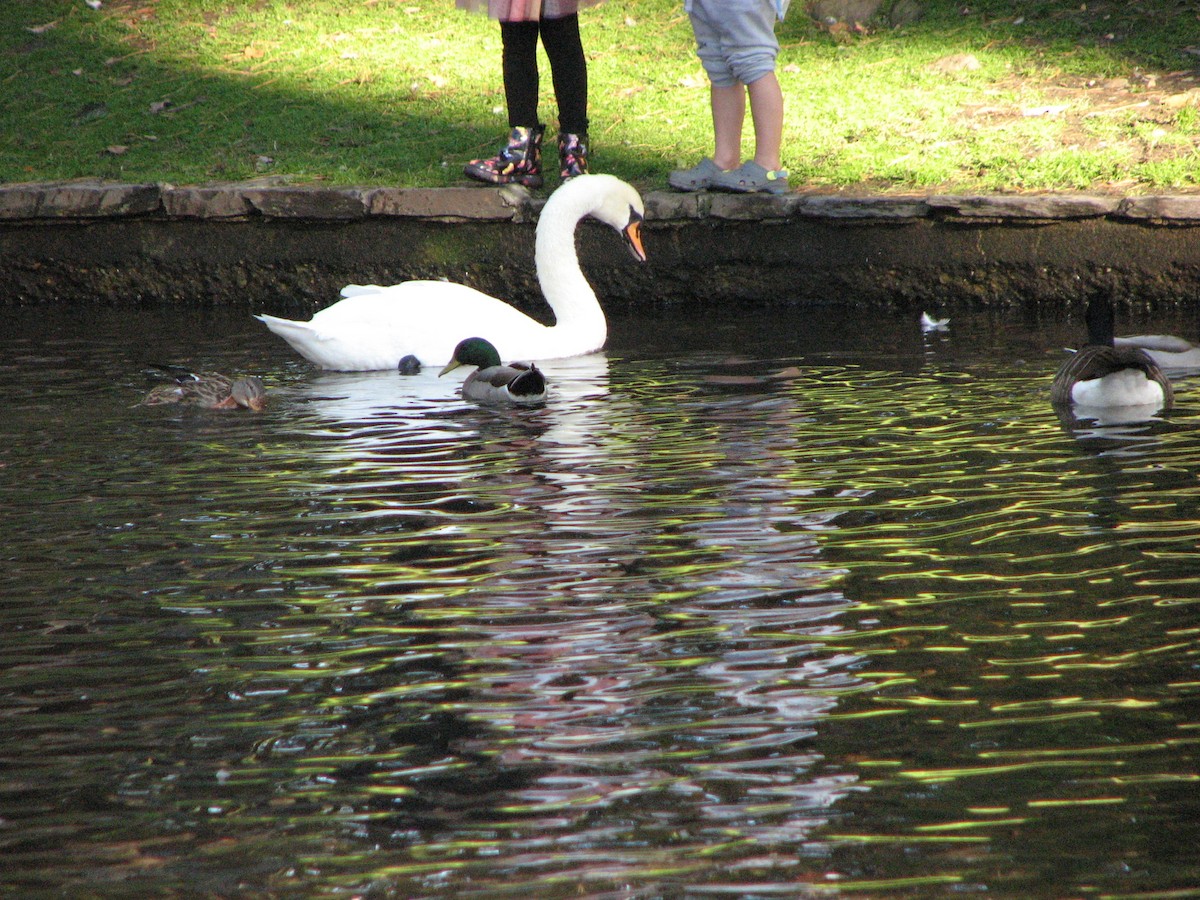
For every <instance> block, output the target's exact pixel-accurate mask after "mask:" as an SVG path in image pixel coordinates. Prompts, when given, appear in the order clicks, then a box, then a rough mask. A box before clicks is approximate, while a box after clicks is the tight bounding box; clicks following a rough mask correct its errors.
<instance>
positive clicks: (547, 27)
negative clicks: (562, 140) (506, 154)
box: [540, 15, 588, 134]
mask: <svg viewBox="0 0 1200 900" xmlns="http://www.w3.org/2000/svg"><path fill="white" fill-rule="evenodd" d="M540 26H541V32H542V46H543V47H545V48H546V58H547V59H549V60H550V74H551V77H552V78H553V80H554V97H555V99H556V100H557V101H558V127H559V131H564V132H567V133H569V134H587V130H588V117H587V107H588V83H587V57H585V56H584V53H583V41H582V40H581V39H580V37H579V16H578V15H573V16H563V17H562V18H561V19H543V20H542V21H541V23H540Z"/></svg>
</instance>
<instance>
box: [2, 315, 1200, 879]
mask: <svg viewBox="0 0 1200 900" xmlns="http://www.w3.org/2000/svg"><path fill="white" fill-rule="evenodd" d="M909 318H910V317H888V316H884V317H882V318H881V319H880V320H878V321H875V322H866V323H864V322H862V321H861V320H859V319H857V318H853V317H848V316H847V315H846V314H845V313H844V312H842V313H838V312H837V311H830V312H825V313H813V312H808V313H804V314H803V315H802V314H800V313H795V314H787V313H785V314H779V315H777V316H775V317H773V318H770V319H768V320H765V321H755V320H754V319H753V318H751V317H748V316H745V315H739V316H730V317H729V318H727V319H718V320H716V321H712V322H706V323H694V322H691V323H689V322H671V321H667V320H663V321H653V322H645V321H637V320H621V319H618V320H617V321H615V322H614V323H613V326H614V327H613V339H612V341H611V342H610V347H609V350H608V353H607V355H604V354H600V355H596V356H593V357H587V358H584V359H580V360H573V361H565V362H561V363H552V364H547V365H546V366H545V368H546V370H547V374H548V376H549V378H550V380H551V383H552V390H553V394H552V397H551V401H550V402H549V403H548V404H547V405H546V406H545V407H543V408H538V409H522V410H516V411H509V410H493V409H481V408H476V407H473V406H469V405H466V404H464V403H462V402H461V401H460V400H458V399H457V397H456V396H455V387H456V385H457V379H452V378H450V377H447V378H443V379H438V378H437V377H436V374H435V373H433V372H426V373H422V374H420V375H417V376H413V377H409V378H405V377H401V376H399V375H396V374H394V373H388V372H384V373H356V374H353V375H340V374H332V373H320V372H315V371H313V370H311V369H310V368H308V367H307V365H306V364H304V363H303V362H302V361H299V360H297V359H295V358H293V357H292V356H291V355H290V353H289V351H288V350H287V348H286V347H283V346H281V345H279V344H277V343H276V342H275V341H274V340H273V339H271V338H270V336H269V335H266V334H264V333H261V332H260V330H259V329H258V328H257V326H255V325H254V323H253V322H252V321H250V320H249V319H248V318H246V317H243V316H231V315H229V314H223V313H222V314H218V313H195V314H191V315H190V316H187V317H180V316H178V315H176V316H167V315H165V314H160V313H155V312H146V311H141V312H133V313H131V312H129V311H125V312H121V311H103V312H96V311H92V312H87V313H83V314H78V317H76V316H75V315H73V316H71V317H67V316H64V315H62V314H61V313H59V314H58V315H47V314H46V313H45V311H39V312H37V313H34V312H33V311H17V312H16V314H15V315H14V317H13V327H12V329H11V331H8V332H6V333H5V334H3V335H0V345H2V346H3V350H4V353H3V356H2V357H0V359H2V362H0V384H2V385H3V390H4V394H5V396H6V400H7V403H6V407H7V414H6V416H5V417H4V419H3V424H2V425H0V431H2V432H3V435H2V437H3V440H2V441H0V503H3V506H4V509H5V519H6V526H7V527H6V529H5V532H6V539H5V546H4V547H3V549H2V551H0V552H2V554H3V557H4V566H3V568H2V569H0V596H3V598H4V602H3V605H2V606H0V629H2V630H3V633H4V635H5V640H4V643H3V644H2V645H0V665H2V670H3V672H4V674H3V676H0V677H2V679H3V680H2V683H3V686H4V691H3V700H2V702H0V714H2V715H3V717H4V720H5V721H4V724H5V729H4V732H3V737H0V746H2V753H0V755H2V757H3V759H4V762H5V766H4V778H3V791H4V793H3V796H4V804H3V806H2V807H0V817H2V818H0V824H2V825H3V828H0V841H2V842H3V852H4V855H5V860H6V863H5V867H4V874H3V875H0V885H4V886H5V887H6V888H9V889H12V890H15V891H24V892H26V893H35V892H38V891H42V892H55V893H62V894H70V895H72V896H86V895H90V894H91V893H94V894H97V895H102V894H129V895H147V896H150V895H167V894H171V893H172V892H175V893H203V892H209V893H211V894H213V895H221V896H226V895H232V894H237V893H247V894H251V895H262V894H271V895H280V896H285V895H286V896H397V897H409V896H455V897H460V896H461V897H470V896H479V897H494V896H507V895H510V894H511V895H522V894H523V895H525V896H536V897H555V896H562V897H566V896H580V895H591V896H600V895H604V896H628V897H655V896H667V897H672V896H694V897H728V896H789V897H798V896H806V895H809V894H810V893H812V892H814V891H816V890H818V889H820V892H821V894H822V895H825V894H826V893H827V892H828V891H834V892H841V891H844V892H847V893H851V894H853V895H854V896H877V895H881V894H886V893H909V894H913V895H918V896H925V895H931V894H940V893H947V892H954V893H960V892H964V891H965V892H970V893H985V892H986V893H987V894H989V895H992V896H1047V897H1062V896H1085V895H1091V894H1096V895H1119V896H1138V895H1142V896H1146V895H1153V896H1168V895H1170V896H1187V895H1191V893H1194V892H1195V891H1196V890H1200V864H1198V863H1197V862H1196V861H1195V851H1194V848H1195V846H1196V845H1197V842H1198V839H1200V834H1198V833H1197V832H1198V831H1200V826H1198V825H1197V823H1198V822H1200V809H1198V808H1197V807H1198V806H1200V767H1198V766H1197V761H1196V755H1197V749H1196V748H1197V742H1198V741H1200V720H1198V719H1197V716H1196V712H1195V710H1196V708H1197V706H1196V702H1195V701H1196V697H1197V694H1198V693H1200V674H1198V672H1200V669H1198V668H1197V667H1198V665H1200V625H1198V624H1197V620H1196V611H1197V600H1196V597H1197V595H1198V591H1197V587H1198V578H1197V575H1196V571H1197V569H1196V566H1195V562H1194V561H1195V558H1196V556H1195V554H1196V546H1195V545H1196V534H1197V519H1198V518H1200V516H1198V509H1197V507H1198V505H1200V490H1198V488H1197V483H1196V472H1197V470H1198V469H1200V450H1197V444H1196V441H1195V428H1194V426H1195V422H1196V412H1195V404H1194V403H1193V401H1192V399H1191V394H1192V385H1191V384H1190V383H1189V382H1187V381H1186V380H1185V381H1182V382H1180V383H1179V385H1178V405H1177V407H1176V409H1174V410H1173V411H1172V412H1171V413H1169V414H1161V415H1158V416H1150V417H1147V418H1138V419H1137V421H1135V422H1113V421H1096V420H1094V419H1092V418H1088V417H1084V416H1080V417H1070V416H1069V417H1067V418H1066V419H1064V420H1060V419H1059V418H1058V416H1057V415H1056V413H1055V412H1054V410H1053V409H1052V408H1051V407H1050V405H1049V404H1048V402H1046V397H1047V392H1048V387H1049V381H1050V377H1051V376H1052V374H1053V372H1054V370H1055V369H1056V368H1057V365H1058V362H1059V359H1058V358H1057V356H1056V351H1055V350H1054V348H1056V347H1061V346H1063V344H1064V343H1069V342H1070V339H1071V336H1072V335H1074V333H1075V332H1076V331H1077V330H1078V329H1077V327H1075V326H1073V325H1071V324H1070V323H1060V324H1057V325H1053V326H1050V328H1049V331H1047V330H1046V327H1045V326H1043V327H1042V328H1041V329H1032V328H1026V327H1012V326H1009V325H1006V324H1005V323H1004V322H1003V321H992V320H990V319H989V318H988V317H986V316H983V315H979V314H972V313H970V312H955V313H954V315H953V317H952V322H951V325H950V328H949V330H948V331H944V332H942V331H939V332H933V333H926V334H922V333H921V331H920V328H919V326H918V323H917V322H916V321H915V320H914V321H909ZM1055 329H1059V330H1058V331H1055ZM131 332H133V333H132V334H131ZM147 360H155V361H171V362H180V363H185V364H189V365H198V366H201V367H203V368H207V369H223V370H227V371H229V370H238V371H246V372H256V373H258V374H262V375H263V376H264V377H265V379H266V380H267V382H268V385H269V387H270V388H271V391H272V398H271V405H270V406H269V407H268V410H267V411H266V412H265V413H263V414H261V415H251V414H248V413H245V412H242V413H234V412H225V413H217V412H211V411H204V410H195V409H180V408H172V407H166V408H131V403H133V402H135V401H136V400H137V399H138V397H139V396H140V395H141V392H142V391H144V389H145V387H146V385H145V383H144V381H143V380H142V378H141V375H140V365H141V363H143V362H145V361H147ZM89 892H90V893H89ZM1168 892H1175V893H1173V894H1169V893H1168ZM1189 892H1190V893H1189Z"/></svg>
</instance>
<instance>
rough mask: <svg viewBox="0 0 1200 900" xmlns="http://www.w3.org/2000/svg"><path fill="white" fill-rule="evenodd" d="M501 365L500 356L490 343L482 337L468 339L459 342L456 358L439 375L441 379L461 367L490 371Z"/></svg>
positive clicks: (455, 350)
mask: <svg viewBox="0 0 1200 900" xmlns="http://www.w3.org/2000/svg"><path fill="white" fill-rule="evenodd" d="M498 365H500V354H499V352H498V351H497V350H496V348H495V347H493V346H492V345H491V343H490V342H489V341H486V340H484V339H483V338H481V337H472V338H467V339H466V340H465V341H459V342H458V346H457V347H455V348H454V356H453V357H452V358H451V359H450V362H448V363H447V364H446V368H444V369H442V371H441V372H439V373H438V375H439V377H440V376H441V375H445V374H446V373H447V372H452V371H454V370H455V369H457V368H458V367H459V366H475V367H476V368H478V369H488V368H491V367H492V366H498Z"/></svg>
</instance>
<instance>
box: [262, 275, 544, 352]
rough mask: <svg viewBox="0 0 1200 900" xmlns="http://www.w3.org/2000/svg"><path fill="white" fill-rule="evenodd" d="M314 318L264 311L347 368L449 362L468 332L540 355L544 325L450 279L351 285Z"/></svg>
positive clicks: (292, 337)
mask: <svg viewBox="0 0 1200 900" xmlns="http://www.w3.org/2000/svg"><path fill="white" fill-rule="evenodd" d="M352 288H353V290H351V289H347V290H348V291H349V293H347V294H346V295H345V297H344V299H342V300H340V301H338V302H337V303H335V304H333V305H332V306H329V307H327V308H325V309H323V310H321V311H320V312H318V313H316V314H315V315H314V316H313V317H312V319H311V320H310V321H308V322H295V321H292V320H290V319H278V318H275V317H273V316H259V318H260V319H261V320H262V321H263V322H265V323H266V325H267V327H268V328H270V329H271V330H272V331H273V332H275V333H276V334H278V335H279V336H280V337H282V338H283V339H284V340H286V341H287V342H288V343H289V344H291V345H292V346H293V347H294V348H295V349H296V350H297V351H299V352H300V353H301V354H302V355H303V356H304V357H305V358H307V359H309V360H310V361H312V362H314V363H316V364H317V365H319V366H321V367H322V368H326V369H335V370H340V371H361V370H368V369H393V368H395V367H396V365H397V364H398V363H399V361H400V359H401V358H402V357H404V356H407V355H409V354H412V355H413V356H416V357H417V358H418V359H419V360H420V361H421V363H422V364H424V365H427V366H434V365H444V364H445V363H447V362H449V360H450V357H451V356H453V355H454V347H455V345H456V344H458V342H459V341H461V340H462V339H463V338H468V337H475V336H479V337H486V338H487V339H488V340H489V341H491V342H492V344H493V345H494V346H495V347H496V349H497V350H498V351H499V352H500V354H501V355H502V356H503V357H504V358H505V359H517V358H523V357H529V356H534V355H535V351H537V350H538V349H539V348H540V347H541V346H542V344H543V343H544V340H545V339H544V337H543V334H544V333H545V331H546V328H545V326H544V325H541V324H540V323H538V322H536V321H534V320H533V319H531V318H529V316H527V315H525V314H524V313H522V312H520V311H519V310H517V309H516V308H514V307H512V306H510V305H509V304H507V303H505V302H504V301H502V300H497V299H496V298H495V297H489V296H488V295H487V294H484V293H482V292H481V291H477V290H475V289H474V288H471V287H467V286H466V285H463V284H455V283H454V282H448V281H406V282H403V283H402V284H396V285H390V286H387V287H379V286H362V285H356V286H352Z"/></svg>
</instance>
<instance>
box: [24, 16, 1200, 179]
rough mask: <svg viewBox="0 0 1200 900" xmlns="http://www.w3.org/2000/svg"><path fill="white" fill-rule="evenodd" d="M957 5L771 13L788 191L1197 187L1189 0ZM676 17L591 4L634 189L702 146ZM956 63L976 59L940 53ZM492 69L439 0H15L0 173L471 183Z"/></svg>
mask: <svg viewBox="0 0 1200 900" xmlns="http://www.w3.org/2000/svg"><path fill="white" fill-rule="evenodd" d="M965 5H966V6H968V7H969V9H970V12H969V13H963V12H962V10H963V7H964V3H963V2H962V0H954V2H947V0H927V2H926V3H925V7H926V14H925V16H924V17H923V18H922V19H920V20H919V21H917V22H914V23H911V24H908V25H905V26H903V27H901V28H892V27H890V26H889V25H888V24H887V23H886V22H885V21H878V22H874V23H871V26H870V27H869V28H868V29H866V30H865V31H863V32H861V33H860V32H856V31H838V30H835V31H833V32H830V31H828V30H826V29H824V28H821V27H819V26H818V25H817V23H815V22H813V21H812V20H811V19H810V18H809V17H808V16H806V15H805V11H804V8H803V7H804V3H803V0H795V2H794V3H793V9H792V11H791V13H790V15H789V18H788V21H787V22H785V23H783V24H782V25H780V26H779V28H778V34H779V38H780V42H781V44H782V47H783V49H782V53H781V56H780V60H779V76H780V80H781V82H782V84H783V88H784V94H785V98H786V102H787V114H786V124H785V141H784V144H785V149H784V162H785V164H786V165H787V166H788V167H789V169H790V170H791V172H792V179H791V180H792V182H793V184H794V185H796V186H805V187H811V188H815V189H829V190H835V189H869V190H873V191H927V190H1047V189H1050V190H1054V189H1059V190H1082V189H1095V190H1120V191H1123V192H1130V191H1137V190H1151V189H1162V188H1173V189H1191V188H1195V187H1197V186H1198V185H1200V109H1198V106H1200V79H1197V80H1189V79H1190V78H1191V77H1192V72H1193V71H1194V70H1195V65H1196V64H1200V57H1198V56H1196V55H1194V54H1192V53H1189V52H1187V48H1189V47H1193V48H1194V47H1200V15H1197V12H1196V10H1195V8H1194V4H1192V3H1190V2H1185V0H1159V2H1156V3H1151V2H1143V3H1131V2H1107V3H1106V2H1094V0H1089V2H1088V3H1087V4H1082V3H1080V2H1079V0H1070V2H1059V0H1045V2H999V0H995V2H993V0H978V2H972V3H969V4H965ZM682 6H683V4H682V0H640V2H632V3H618V2H615V0H610V2H607V3H604V4H602V5H600V6H598V7H595V8H591V9H587V10H585V11H584V12H583V13H582V14H581V21H582V23H583V29H584V44H585V49H586V50H587V53H588V58H589V77H590V80H591V85H592V96H591V109H590V112H591V116H592V140H593V147H594V156H593V160H594V163H593V164H594V168H595V169H597V170H598V171H608V172H613V173H615V174H618V175H620V176H622V177H624V178H626V179H628V180H630V181H632V182H634V183H635V184H638V185H639V186H641V187H643V188H652V187H662V186H663V185H664V184H665V176H666V172H667V171H668V170H669V169H671V168H673V167H675V166H677V165H681V164H682V165H691V164H692V163H694V162H695V161H696V159H697V158H698V157H700V156H701V155H704V154H707V153H710V152H711V139H712V135H711V121H710V118H709V111H708V89H707V82H706V80H705V78H704V75H703V71H702V69H701V68H700V65H699V63H698V61H697V60H696V58H695V55H694V53H693V47H692V39H691V30H690V28H689V26H688V22H687V18H686V16H685V15H684V13H683V11H682ZM888 6H889V4H885V10H886V9H887V8H888ZM955 54H971V55H972V56H973V57H974V59H975V61H976V62H977V67H973V68H958V69H956V68H954V67H953V66H947V65H945V64H943V63H939V61H944V60H946V58H947V57H951V56H953V55H955ZM499 59H500V41H499V30H498V28H497V26H496V24H495V23H494V22H491V21H488V20H487V19H486V18H485V17H482V16H471V15H467V14H465V13H461V12H459V11H457V10H455V9H454V8H453V4H452V2H451V0H291V2H284V0H253V2H245V0H132V2H126V0H107V2H105V3H104V5H103V6H102V7H101V8H100V9H99V10H93V9H91V8H89V7H88V6H87V5H86V4H85V3H84V2H82V0H9V2H6V3H4V4H0V181H8V182H13V181H44V180H58V179H66V178H77V177H101V178H108V179H119V180H127V181H167V182H173V183H197V182H207V181H220V180H241V179H247V178H252V177H255V176H262V175H272V176H283V177H286V178H288V179H289V180H291V181H293V182H296V183H307V182H321V183H326V184H372V185H373V184H387V185H400V186H416V185H428V186H445V185H453V184H462V183H465V179H464V178H463V176H462V166H463V163H464V162H466V161H467V160H468V159H470V158H472V157H474V156H483V155H490V154H491V153H492V152H493V151H494V150H495V148H496V146H497V145H498V142H499V140H500V138H501V136H502V135H503V133H504V132H505V130H506V128H505V123H506V120H505V115H504V109H503V106H504V101H503V93H502V89H501V83H500V75H499ZM542 62H543V86H542V87H543V90H542V96H543V107H542V109H543V115H544V117H545V118H546V119H547V120H548V121H550V122H551V123H552V124H553V120H554V112H555V106H554V101H553V95H552V92H551V90H550V85H549V82H550V79H549V67H548V65H546V63H545V59H544V57H543V60H542ZM1190 91H1191V93H1189V92H1190ZM1039 110H1042V111H1044V114H1042V115H1031V114H1029V113H1031V112H1036V111H1039ZM750 134H751V131H750V128H749V123H748V124H747V141H746V151H747V155H749V153H750V152H751V149H752V140H751V139H750ZM553 183H554V182H553V179H551V181H550V184H551V185H553Z"/></svg>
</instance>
